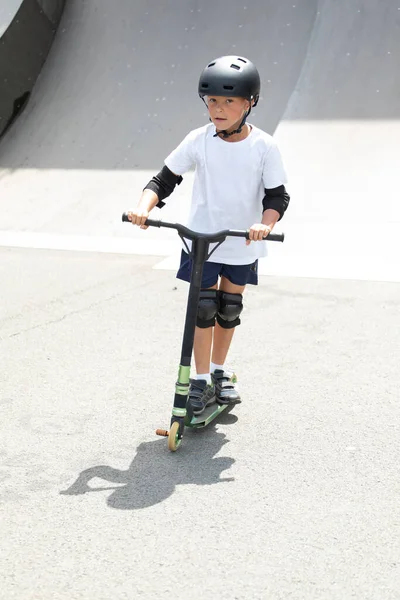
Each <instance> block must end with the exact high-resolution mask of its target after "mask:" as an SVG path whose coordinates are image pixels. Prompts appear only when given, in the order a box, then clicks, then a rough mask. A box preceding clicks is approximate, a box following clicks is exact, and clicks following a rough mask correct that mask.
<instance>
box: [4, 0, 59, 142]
mask: <svg viewBox="0 0 400 600" xmlns="http://www.w3.org/2000/svg"><path fill="white" fill-rule="evenodd" d="M64 1H65V0H2V3H1V6H0V135H2V134H3V133H4V132H5V131H6V130H7V128H8V127H9V126H10V125H11V123H12V122H13V121H14V120H15V119H16V118H17V116H18V114H19V113H20V112H21V111H22V110H23V108H24V106H25V105H26V103H27V102H28V100H29V96H30V93H31V91H32V88H33V86H34V84H35V81H36V79H37V77H38V75H39V73H40V71H41V69H42V67H43V64H44V62H45V60H46V58H47V55H48V53H49V50H50V47H51V43H52V41H53V38H54V34H55V31H56V30H57V26H58V23H59V21H60V18H61V14H62V11H63V7H64Z"/></svg>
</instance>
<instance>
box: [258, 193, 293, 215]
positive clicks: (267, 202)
mask: <svg viewBox="0 0 400 600" xmlns="http://www.w3.org/2000/svg"><path fill="white" fill-rule="evenodd" d="M264 191H265V196H264V198H263V201H262V203H263V211H265V210H267V209H268V208H272V209H274V210H276V211H277V212H278V213H279V215H280V216H279V219H278V221H280V220H281V219H282V217H283V215H284V214H285V210H286V209H287V207H288V206H289V202H290V196H289V194H288V193H287V191H286V189H285V186H284V185H280V186H279V187H276V188H273V189H270V190H267V189H266V190H264Z"/></svg>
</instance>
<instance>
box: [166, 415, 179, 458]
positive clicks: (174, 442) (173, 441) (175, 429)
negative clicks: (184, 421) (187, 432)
mask: <svg viewBox="0 0 400 600" xmlns="http://www.w3.org/2000/svg"><path fill="white" fill-rule="evenodd" d="M181 442H182V439H181V438H179V423H178V421H174V423H172V425H171V429H170V430H169V434H168V450H171V452H176V450H178V448H179V446H180V445H181Z"/></svg>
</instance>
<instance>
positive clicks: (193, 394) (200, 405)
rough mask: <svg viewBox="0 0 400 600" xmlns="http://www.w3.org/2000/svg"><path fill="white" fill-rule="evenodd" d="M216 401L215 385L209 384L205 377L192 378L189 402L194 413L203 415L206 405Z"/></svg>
mask: <svg viewBox="0 0 400 600" xmlns="http://www.w3.org/2000/svg"><path fill="white" fill-rule="evenodd" d="M213 402H215V387H214V385H208V383H207V381H206V380H205V379H191V380H190V388H189V403H190V407H191V409H192V411H193V414H194V415H201V413H202V412H204V410H205V408H206V406H209V405H210V404H213Z"/></svg>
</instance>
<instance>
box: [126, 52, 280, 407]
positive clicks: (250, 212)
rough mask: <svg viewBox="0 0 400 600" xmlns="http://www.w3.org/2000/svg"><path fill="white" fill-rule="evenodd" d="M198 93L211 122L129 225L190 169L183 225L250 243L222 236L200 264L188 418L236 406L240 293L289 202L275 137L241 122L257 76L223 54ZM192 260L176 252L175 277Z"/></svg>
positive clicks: (191, 139) (176, 155) (183, 274)
mask: <svg viewBox="0 0 400 600" xmlns="http://www.w3.org/2000/svg"><path fill="white" fill-rule="evenodd" d="M198 92H199V96H200V98H201V99H202V100H203V101H204V103H205V105H206V106H207V108H208V112H209V117H210V121H211V123H210V124H208V125H205V126H204V127H200V128H199V129H195V130H193V131H191V132H190V133H189V134H188V135H187V136H186V137H185V139H184V140H183V141H182V142H181V144H179V146H178V147H177V148H176V149H175V150H174V151H173V152H171V154H170V155H169V156H168V157H167V158H166V159H165V164H164V166H163V168H162V169H161V171H160V172H159V173H158V175H156V176H155V177H153V179H151V181H149V183H148V184H147V185H146V187H145V188H144V190H143V194H142V196H141V198H140V201H139V204H138V206H137V208H136V210H132V211H130V212H129V213H128V218H129V220H130V221H131V222H132V223H133V224H135V225H139V226H140V227H141V228H142V229H147V227H146V226H145V225H144V223H145V221H146V219H147V218H148V217H149V213H150V211H151V210H152V209H153V208H154V207H156V206H157V207H159V208H162V207H163V206H164V204H165V202H164V200H165V198H167V197H168V196H170V194H171V193H172V192H173V190H174V188H175V186H176V185H177V184H178V185H179V184H180V183H181V181H182V175H183V174H184V173H186V172H187V171H188V170H189V169H190V168H191V167H192V166H193V165H195V167H196V171H195V178H194V184H193V192H192V203H191V210H190V215H189V222H188V227H189V228H191V229H194V230H195V231H201V232H203V233H213V232H216V231H220V230H223V229H249V232H250V233H249V238H250V239H249V240H247V241H245V240H243V238H228V239H227V240H226V241H225V242H224V243H223V244H222V245H221V246H220V247H218V248H217V249H216V251H215V252H214V253H213V254H212V256H210V258H209V260H208V261H207V262H206V263H205V265H204V271H203V279H202V290H201V292H200V300H199V305H198V315H197V326H196V332H195V338H194V359H195V364H196V372H197V375H196V377H195V378H194V379H191V382H190V390H189V402H190V405H191V408H192V411H193V414H194V415H199V414H201V413H202V412H203V411H204V409H205V407H206V406H208V405H209V404H212V403H213V402H215V400H216V401H217V402H218V403H219V404H235V403H237V402H240V396H239V393H238V390H237V389H236V387H235V383H234V380H233V377H232V373H230V372H228V371H227V370H226V369H225V368H224V365H225V362H226V357H227V354H228V350H229V347H230V345H231V342H232V338H233V334H234V331H235V328H236V327H237V326H238V325H239V324H240V313H241V312H242V309H243V303H242V300H243V292H244V290H245V287H246V285H247V284H251V285H257V283H258V276H257V266H258V259H259V258H260V257H262V256H265V255H266V244H256V243H252V242H259V241H261V240H263V239H265V237H266V236H267V235H268V234H269V233H270V232H271V231H272V229H273V227H274V225H275V223H276V222H277V221H278V220H279V219H281V218H282V217H283V214H284V212H285V210H286V208H287V206H288V204H289V200H290V198H289V195H288V193H287V191H286V189H285V186H284V184H285V183H286V174H285V169H284V167H283V164H282V159H281V155H280V152H279V150H278V147H277V145H276V143H275V141H274V139H273V138H272V137H271V136H270V135H268V134H267V133H265V132H264V131H262V130H261V129H258V128H257V127H255V126H254V125H251V124H250V123H246V119H247V117H248V116H249V114H250V111H251V109H252V107H253V106H256V104H257V102H258V99H259V95H260V76H259V74H258V71H257V69H256V67H255V66H254V65H253V64H252V63H251V62H250V61H249V60H247V59H246V58H243V57H237V56H223V57H221V58H217V59H215V60H213V61H212V62H210V63H209V64H208V65H207V66H206V68H205V69H204V70H203V72H202V73H201V76H200V80H199V86H198ZM191 266H192V265H191V260H190V258H189V256H188V254H187V253H186V252H185V251H184V250H182V256H181V264H180V268H179V270H178V273H177V277H178V278H179V279H183V280H184V281H190V275H191Z"/></svg>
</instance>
